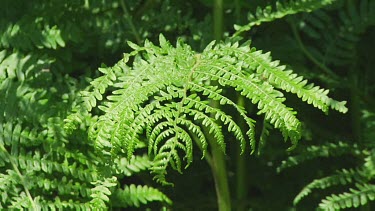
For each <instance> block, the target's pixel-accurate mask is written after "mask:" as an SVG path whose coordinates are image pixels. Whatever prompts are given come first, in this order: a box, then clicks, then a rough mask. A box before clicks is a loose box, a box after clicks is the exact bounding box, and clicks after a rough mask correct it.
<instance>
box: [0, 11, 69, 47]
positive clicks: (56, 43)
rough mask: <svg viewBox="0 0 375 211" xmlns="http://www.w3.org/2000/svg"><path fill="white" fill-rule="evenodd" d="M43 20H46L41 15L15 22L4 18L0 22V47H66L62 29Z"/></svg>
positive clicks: (26, 16) (25, 17)
mask: <svg viewBox="0 0 375 211" xmlns="http://www.w3.org/2000/svg"><path fill="white" fill-rule="evenodd" d="M33 19H34V20H33ZM31 20H33V21H31ZM43 22H44V20H43V19H42V18H40V17H32V16H28V15H25V16H24V17H22V18H21V19H20V20H18V21H17V22H15V23H12V22H10V23H9V21H8V20H3V19H2V21H1V22H0V37H1V39H0V47H2V48H15V49H21V50H32V49H34V48H39V49H40V48H52V49H56V48H59V47H65V41H64V39H63V38H62V36H61V29H59V28H58V27H57V26H56V25H55V26H49V25H47V24H46V23H45V22H44V23H43Z"/></svg>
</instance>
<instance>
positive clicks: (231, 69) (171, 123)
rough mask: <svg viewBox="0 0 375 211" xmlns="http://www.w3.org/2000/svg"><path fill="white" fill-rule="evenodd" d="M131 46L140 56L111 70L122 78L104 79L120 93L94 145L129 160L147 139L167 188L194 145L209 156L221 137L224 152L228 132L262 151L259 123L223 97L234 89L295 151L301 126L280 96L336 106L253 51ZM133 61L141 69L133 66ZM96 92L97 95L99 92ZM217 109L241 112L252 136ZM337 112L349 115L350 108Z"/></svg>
mask: <svg viewBox="0 0 375 211" xmlns="http://www.w3.org/2000/svg"><path fill="white" fill-rule="evenodd" d="M129 45H130V46H131V47H132V48H133V49H134V51H133V52H131V53H129V54H126V55H125V59H124V60H121V61H120V62H119V63H118V64H116V65H115V66H114V67H113V68H112V69H114V70H116V73H115V75H116V76H117V77H116V78H115V77H111V76H110V75H109V72H107V73H105V72H104V74H105V75H104V76H102V77H101V78H103V77H104V78H105V77H110V78H113V85H112V84H110V83H106V84H107V85H108V87H109V89H114V91H113V92H112V94H111V95H109V96H108V97H107V99H108V100H105V101H104V103H102V105H99V106H98V107H99V108H100V109H101V110H102V111H103V112H104V115H102V116H100V117H99V119H98V120H97V122H96V123H95V124H93V125H92V127H91V128H90V137H92V138H93V140H94V142H95V144H96V147H97V148H98V149H100V150H101V151H102V153H103V154H109V152H111V153H112V154H114V155H116V154H117V153H125V154H126V155H127V156H128V157H129V158H130V157H131V156H132V154H133V152H134V149H135V146H136V145H137V143H141V142H142V141H143V139H142V138H141V137H143V135H146V137H147V141H148V149H149V150H148V151H149V153H150V155H153V156H154V158H153V166H152V167H151V169H152V171H153V172H154V173H156V176H155V178H157V179H158V180H159V181H160V182H165V174H166V168H167V167H168V166H169V165H170V166H171V167H172V168H174V169H176V170H178V171H180V170H181V167H182V160H181V155H182V154H184V159H185V162H186V163H187V165H186V166H188V165H189V164H190V163H191V162H192V155H193V153H192V152H193V143H194V141H198V142H199V145H200V146H202V150H203V154H204V153H205V150H206V147H207V145H208V144H207V141H206V137H207V136H212V137H214V138H215V139H216V141H217V143H218V144H219V145H220V146H221V148H222V150H223V151H224V152H225V148H226V146H225V144H226V143H225V140H224V135H223V134H224V133H223V132H224V131H228V132H231V133H232V134H233V136H234V137H235V138H236V139H237V140H238V141H240V143H241V148H242V150H244V149H245V141H246V139H248V140H249V141H250V143H251V144H250V145H251V146H252V147H253V148H252V151H254V150H255V149H254V146H256V145H255V144H254V142H255V139H254V123H255V121H254V120H253V119H252V118H250V117H249V116H248V114H247V112H246V110H245V109H244V108H242V107H240V106H238V105H237V104H236V103H235V102H234V101H233V100H232V99H231V98H230V97H229V96H227V95H226V93H225V92H223V89H222V88H224V87H225V88H228V87H231V88H232V89H235V90H236V91H237V92H239V93H241V95H242V96H245V97H246V98H248V99H249V100H250V101H251V102H252V103H253V104H256V105H257V106H258V109H259V112H258V114H265V118H266V121H267V122H270V123H271V124H272V125H273V126H274V127H276V128H278V129H280V130H281V132H282V134H283V136H284V137H285V139H288V138H290V139H291V140H292V143H293V145H295V144H296V142H297V141H298V140H299V138H300V122H299V120H298V119H297V118H296V112H295V111H293V110H292V109H291V108H289V107H287V106H286V105H285V104H284V103H283V102H284V101H285V97H284V94H283V93H282V92H281V91H282V90H284V91H286V92H291V93H294V94H296V95H297V96H298V97H299V98H301V99H302V100H303V101H306V102H307V103H308V104H313V105H314V106H315V107H317V108H319V109H321V110H323V111H325V112H326V111H327V109H328V108H329V107H330V106H331V105H332V104H331V103H332V102H336V101H334V100H332V99H331V98H329V97H327V94H328V91H327V90H324V89H321V88H319V87H315V86H314V85H313V84H308V85H307V81H306V80H304V79H303V78H302V77H298V76H297V75H296V74H293V73H292V71H291V70H287V71H286V70H285V69H286V68H285V67H284V66H280V65H279V62H278V61H272V59H271V57H270V55H269V53H266V54H264V53H262V52H261V51H257V50H256V49H255V48H251V47H249V44H248V43H244V44H242V45H240V44H239V43H238V42H232V41H227V42H225V43H219V44H214V43H211V44H210V45H208V46H207V48H206V49H205V50H204V51H203V52H202V53H196V52H194V51H192V50H191V48H190V47H189V46H188V45H186V44H183V43H182V42H177V46H176V47H173V46H172V45H171V44H169V43H168V42H167V41H166V39H165V38H164V37H163V36H160V47H158V46H156V45H154V44H152V43H151V42H149V41H146V42H145V44H144V46H143V47H141V46H138V45H135V44H133V43H130V44H129ZM132 56H134V62H133V64H132V66H128V64H127V62H128V60H129V57H132ZM111 81H112V80H111ZM213 81H215V83H217V84H215V83H214V84H215V85H214V84H213ZM111 83H112V82H111ZM91 84H92V86H93V88H94V90H95V89H98V85H99V84H94V83H91ZM87 94H88V97H89V99H93V100H92V102H89V104H90V105H91V106H94V105H95V102H96V101H95V102H94V100H96V99H99V98H98V97H96V96H97V95H98V94H97V93H94V92H90V93H87ZM99 94H102V92H100V93H99ZM211 101H215V102H218V104H220V105H221V106H229V107H232V108H234V109H235V110H236V111H237V112H238V113H239V114H240V116H241V117H242V118H243V119H244V120H245V123H246V124H247V127H248V128H249V129H248V130H247V131H242V129H241V128H240V127H239V126H238V125H237V123H236V122H235V121H234V120H233V118H232V116H231V115H230V114H228V113H226V112H225V111H223V110H221V109H220V107H219V108H218V107H214V106H212V104H211V103H210V102H211ZM331 107H333V106H331ZM333 108H336V107H333ZM337 110H339V111H342V112H346V108H345V106H344V103H342V105H341V107H339V109H337ZM204 127H207V128H209V130H208V132H204V131H205V130H203V128H204ZM194 137H197V138H198V139H199V140H195V139H194Z"/></svg>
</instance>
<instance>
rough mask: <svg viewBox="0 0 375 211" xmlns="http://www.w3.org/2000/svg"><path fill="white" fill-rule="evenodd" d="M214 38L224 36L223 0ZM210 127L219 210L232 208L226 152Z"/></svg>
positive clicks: (216, 8) (217, 7) (219, 0)
mask: <svg viewBox="0 0 375 211" xmlns="http://www.w3.org/2000/svg"><path fill="white" fill-rule="evenodd" d="M213 17H214V20H213V22H214V38H215V40H217V41H219V40H221V39H222V36H223V0H215V4H214V9H213ZM210 105H211V106H212V107H213V108H219V106H220V105H219V103H218V102H215V101H213V100H212V101H211V102H210ZM208 131H209V129H208V128H205V132H206V134H207V140H208V143H209V144H210V147H211V162H210V163H209V164H210V167H211V172H212V175H213V177H214V181H215V189H216V196H217V204H218V210H219V211H229V210H231V202H230V192H229V185H228V176H227V168H226V163H225V154H224V152H223V150H222V149H221V148H220V146H219V145H218V143H217V140H216V139H215V137H214V136H213V135H212V134H210V133H209V132H208Z"/></svg>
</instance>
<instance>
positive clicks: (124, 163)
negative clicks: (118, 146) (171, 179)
mask: <svg viewBox="0 0 375 211" xmlns="http://www.w3.org/2000/svg"><path fill="white" fill-rule="evenodd" d="M151 165H152V162H151V161H150V158H149V157H148V156H146V155H143V156H132V158H131V159H130V160H128V159H126V158H124V157H122V158H117V159H115V160H114V169H115V171H116V173H117V174H119V175H120V176H121V175H122V174H123V175H125V176H131V175H133V174H134V173H137V172H140V171H142V170H146V169H148V168H149V167H151Z"/></svg>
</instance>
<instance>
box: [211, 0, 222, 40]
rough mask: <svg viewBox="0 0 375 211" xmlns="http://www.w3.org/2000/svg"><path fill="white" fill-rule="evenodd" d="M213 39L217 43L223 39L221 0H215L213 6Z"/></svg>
mask: <svg viewBox="0 0 375 211" xmlns="http://www.w3.org/2000/svg"><path fill="white" fill-rule="evenodd" d="M213 13H214V39H215V40H217V41H219V40H221V39H222V38H223V31H224V30H223V28H224V22H223V14H224V12H223V0H215V4H214V11H213Z"/></svg>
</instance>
